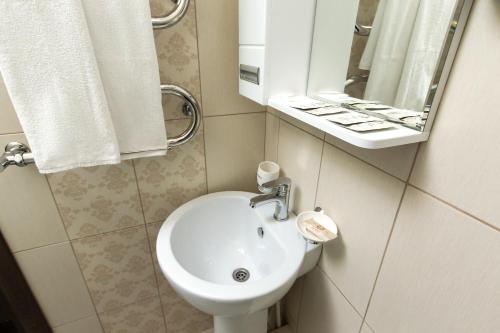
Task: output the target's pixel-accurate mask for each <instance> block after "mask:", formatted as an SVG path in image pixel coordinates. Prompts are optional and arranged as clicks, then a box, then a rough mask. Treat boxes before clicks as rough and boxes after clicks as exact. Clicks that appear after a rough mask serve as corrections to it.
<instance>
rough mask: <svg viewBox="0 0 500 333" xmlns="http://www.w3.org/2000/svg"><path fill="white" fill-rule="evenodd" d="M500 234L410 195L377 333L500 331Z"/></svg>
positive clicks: (380, 296)
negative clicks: (499, 311) (499, 310)
mask: <svg viewBox="0 0 500 333" xmlns="http://www.w3.org/2000/svg"><path fill="white" fill-rule="evenodd" d="M499 253H500V232H498V231H496V230H493V229H492V228H491V227H488V226H486V225H484V224H482V223H480V222H478V221H476V220H474V219H472V218H471V217H469V216H467V215H465V214H463V213H461V212H459V211H457V210H455V209H453V208H451V207H450V206H448V205H446V204H444V203H442V202H440V201H438V200H436V199H434V198H432V197H431V196H428V195H427V194H424V193H422V192H420V191H418V190H416V189H414V188H412V187H409V188H408V190H407V193H406V194H405V198H404V201H403V205H402V207H401V211H400V213H399V216H398V219H397V221H396V226H395V228H394V232H393V235H392V237H391V241H390V243H389V247H388V250H387V254H386V256H385V259H384V262H383V265H382V269H381V272H380V276H379V279H378V281H377V285H376V288H375V291H374V294H373V298H372V301H371V303H370V308H369V310H368V315H367V322H368V323H369V325H370V326H371V327H372V328H373V329H374V330H375V331H376V332H408V333H413V332H415V333H416V332H426V333H442V332H453V333H461V332H463V333H466V332H499V331H500V316H499V315H498V309H500V288H499V281H500V256H499V255H498V254H499Z"/></svg>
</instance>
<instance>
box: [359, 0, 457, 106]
mask: <svg viewBox="0 0 500 333" xmlns="http://www.w3.org/2000/svg"><path fill="white" fill-rule="evenodd" d="M456 5H457V1H456V0H408V1H400V0H381V1H380V3H379V6H378V9H377V13H376V15H375V20H374V22H373V29H372V31H371V33H370V37H369V40H368V43H367V45H366V48H365V51H364V53H363V56H362V58H361V61H360V65H359V67H360V68H361V69H365V70H369V71H370V76H369V79H368V83H367V86H366V90H365V96H364V98H365V99H368V100H377V101H380V102H382V103H384V104H387V105H393V106H396V107H399V108H405V109H411V110H423V108H424V104H425V100H426V97H427V94H428V92H429V87H430V86H431V84H432V80H433V77H434V73H435V71H436V67H437V65H438V62H439V58H440V55H441V50H442V49H443V46H444V43H445V40H446V38H445V36H446V34H447V32H448V29H449V27H450V22H451V20H452V16H453V13H454V10H455V7H456Z"/></svg>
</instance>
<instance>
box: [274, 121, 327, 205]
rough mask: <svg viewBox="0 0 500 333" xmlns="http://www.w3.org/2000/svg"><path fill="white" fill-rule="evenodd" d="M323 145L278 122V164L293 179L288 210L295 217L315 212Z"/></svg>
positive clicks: (310, 136)
mask: <svg viewBox="0 0 500 333" xmlns="http://www.w3.org/2000/svg"><path fill="white" fill-rule="evenodd" d="M322 149H323V141H321V140H319V139H318V138H316V137H314V136H312V135H311V134H309V133H306V132H304V131H303V130H301V129H299V128H297V127H294V126H292V125H290V124H289V123H287V122H285V121H283V120H280V134H279V145H278V164H279V165H280V167H281V170H282V173H283V174H284V175H285V176H287V177H290V178H291V179H292V193H291V197H290V206H291V208H292V210H293V211H294V212H295V213H300V212H302V211H305V210H312V209H314V199H315V196H316V184H317V182H318V174H319V168H320V164H321V151H322Z"/></svg>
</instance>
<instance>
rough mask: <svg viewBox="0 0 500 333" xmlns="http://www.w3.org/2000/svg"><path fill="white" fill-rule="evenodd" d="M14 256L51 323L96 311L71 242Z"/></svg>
mask: <svg viewBox="0 0 500 333" xmlns="http://www.w3.org/2000/svg"><path fill="white" fill-rule="evenodd" d="M14 256H15V258H16V260H17V263H18V264H19V267H20V268H21V270H22V272H23V274H24V277H25V278H26V280H27V281H28V283H29V285H30V287H31V290H32V291H33V293H34V294H35V297H36V299H37V301H38V303H39V304H40V307H41V308H42V311H43V313H44V314H45V317H46V318H47V320H48V322H49V324H50V326H52V327H55V326H59V325H62V324H65V323H69V322H73V321H75V320H77V319H81V318H85V317H89V316H91V315H94V314H95V310H94V307H93V305H92V301H91V300H90V296H89V293H88V291H87V288H86V286H85V282H84V280H83V277H82V274H81V272H80V269H79V268H78V263H77V262H76V259H75V256H74V254H73V250H72V249H71V245H70V244H69V243H68V242H66V243H60V244H56V245H49V246H44V247H40V248H36V249H33V250H27V251H22V252H18V253H16V254H15V255H14Z"/></svg>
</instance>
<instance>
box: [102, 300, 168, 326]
mask: <svg viewBox="0 0 500 333" xmlns="http://www.w3.org/2000/svg"><path fill="white" fill-rule="evenodd" d="M99 317H100V318H101V322H102V326H103V328H104V332H105V333H165V332H166V329H165V322H164V319H163V313H162V309H161V304H160V298H159V297H158V296H155V297H152V298H148V299H145V300H142V301H139V302H136V303H133V304H130V305H127V306H124V307H120V308H117V309H114V310H111V311H107V312H104V313H101V314H100V315H99Z"/></svg>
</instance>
